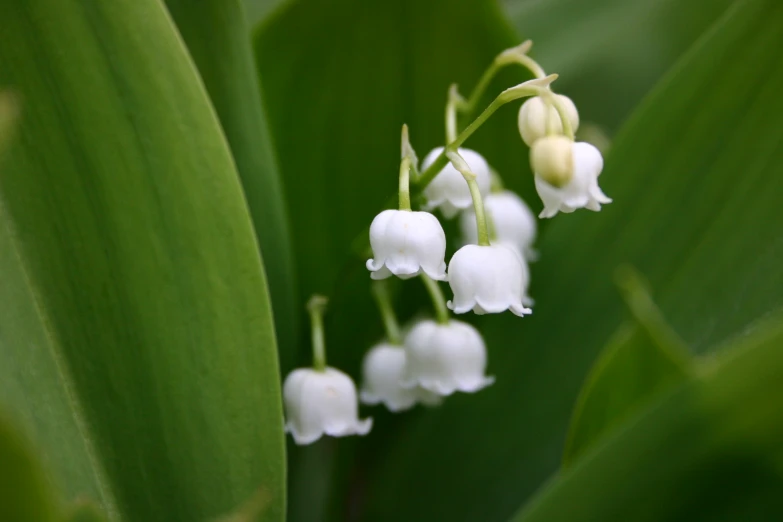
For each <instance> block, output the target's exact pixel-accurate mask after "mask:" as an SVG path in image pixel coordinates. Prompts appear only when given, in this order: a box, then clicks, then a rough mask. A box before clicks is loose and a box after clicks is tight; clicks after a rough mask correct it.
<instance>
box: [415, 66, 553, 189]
mask: <svg viewBox="0 0 783 522" xmlns="http://www.w3.org/2000/svg"><path fill="white" fill-rule="evenodd" d="M556 79H557V75H556V74H550V75H549V76H547V77H545V78H537V79H535V80H529V81H526V82H525V83H520V84H519V85H516V86H514V87H510V88H508V89H506V90H505V91H503V92H501V93H500V94H498V95H497V97H496V98H495V99H494V100H492V103H490V104H489V105H488V106H487V108H486V109H484V112H482V113H481V114H479V116H478V117H477V118H476V119H475V120H473V122H471V124H470V125H468V126H467V127H466V128H465V130H463V131H462V132H460V133H459V135H458V136H457V138H456V139H455V140H453V141H452V142H450V143H449V144H448V145H446V148H445V149H444V150H443V152H442V153H441V154H440V155H439V156H438V157H437V158H436V159H435V161H434V162H433V163H432V165H430V166H429V167H427V168H426V169H425V170H424V172H422V173H421V175H420V176H419V179H418V183H417V187H418V188H419V190H422V189H424V188H425V187H426V186H427V185H429V184H430V182H432V180H433V179H435V176H437V175H438V173H439V172H440V171H441V170H443V167H445V166H446V164H447V163H448V162H449V160H448V158H447V157H446V154H448V153H449V152H456V151H457V149H458V148H459V147H460V146H461V145H462V144H463V143H465V141H466V140H467V139H468V138H470V137H471V136H472V135H473V133H474V132H476V131H477V130H478V129H479V127H481V126H482V125H484V123H486V121H487V120H488V119H489V117H490V116H492V115H493V114H495V112H496V111H497V110H498V109H499V108H501V107H502V106H503V105H505V104H507V103H509V102H512V101H514V100H518V99H520V98H525V97H527V96H538V95H540V94H541V92H542V91H543V90H544V89H546V88H547V87H548V86H549V84H550V83H552V82H553V81H554V80H556Z"/></svg>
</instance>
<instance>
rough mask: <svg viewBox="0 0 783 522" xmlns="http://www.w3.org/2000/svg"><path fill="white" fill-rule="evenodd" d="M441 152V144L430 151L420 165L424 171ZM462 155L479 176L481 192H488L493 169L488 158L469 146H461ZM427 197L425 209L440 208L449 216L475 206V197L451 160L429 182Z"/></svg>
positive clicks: (425, 193) (482, 193)
mask: <svg viewBox="0 0 783 522" xmlns="http://www.w3.org/2000/svg"><path fill="white" fill-rule="evenodd" d="M442 152H443V147H438V148H436V149H433V150H432V151H431V152H430V153H429V154H427V156H426V157H425V158H424V161H423V162H422V164H421V171H424V170H425V169H426V168H427V167H429V166H430V165H432V164H433V163H434V162H435V159H436V158H437V157H438V156H440V154H441V153H442ZM459 154H460V156H462V158H463V159H464V160H465V162H467V164H468V166H469V167H470V169H471V171H472V172H473V173H474V174H475V175H476V182H477V183H478V186H479V191H480V192H481V195H482V196H486V195H487V194H489V185H490V171H489V164H488V163H487V161H486V160H485V159H484V158H483V157H482V156H481V154H479V153H478V152H475V151H473V150H470V149H459ZM424 196H425V197H426V198H427V205H426V207H425V208H427V209H428V210H432V209H435V208H439V209H440V210H441V212H442V213H443V216H444V217H446V218H447V219H450V218H452V217H454V216H456V215H457V213H458V212H459V211H460V210H464V209H466V208H469V207H472V206H473V199H472V198H471V196H470V189H469V188H468V184H467V182H466V181H465V178H464V177H462V174H461V173H460V172H459V171H458V170H457V169H455V168H454V166H453V165H452V164H451V163H448V164H447V165H446V166H445V167H444V168H443V170H441V171H440V172H439V173H438V175H437V176H435V178H434V179H433V180H432V182H430V184H429V185H427V187H426V188H425V189H424Z"/></svg>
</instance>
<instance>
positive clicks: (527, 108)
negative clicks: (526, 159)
mask: <svg viewBox="0 0 783 522" xmlns="http://www.w3.org/2000/svg"><path fill="white" fill-rule="evenodd" d="M555 96H556V97H557V98H558V99H559V100H560V102H561V103H562V104H563V107H564V108H565V110H566V113H567V115H568V120H569V121H570V122H571V128H572V129H573V131H574V132H576V129H577V128H579V111H577V110H576V105H574V102H573V101H571V98H569V97H568V96H563V95H562V94H555ZM547 117H548V118H549V124H550V126H551V128H552V130H553V132H554V133H555V134H562V133H563V123H562V122H561V121H560V114H559V113H558V112H557V109H555V108H554V106H551V105H550V106H548V107H547V104H546V102H544V100H543V99H542V98H541V97H540V96H534V97H532V98H528V99H527V100H526V101H525V103H523V104H522V106H521V107H520V108H519V117H518V119H517V123H518V125H519V134H521V135H522V140H523V141H524V142H525V143H526V144H527V146H528V147H532V146H533V143H535V142H536V141H537V140H539V139H540V138H543V137H544V136H546V134H547V132H546V130H547V121H546V118H547Z"/></svg>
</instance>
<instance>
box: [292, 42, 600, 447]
mask: <svg viewBox="0 0 783 522" xmlns="http://www.w3.org/2000/svg"><path fill="white" fill-rule="evenodd" d="M530 46H531V44H530V42H525V43H523V44H522V45H520V46H518V47H515V48H513V49H508V50H506V51H504V52H502V53H500V55H498V57H497V58H496V59H495V62H494V63H493V64H492V66H491V67H490V68H489V69H488V71H487V73H486V74H485V76H484V77H483V78H482V81H480V82H479V85H478V86H477V88H476V89H475V90H474V92H473V93H472V94H471V96H470V97H469V98H467V99H465V98H462V97H461V96H460V95H459V92H458V91H457V88H456V85H452V86H451V88H450V89H449V94H448V103H447V105H446V138H447V140H446V143H447V144H446V145H445V146H444V147H437V148H435V149H433V150H432V151H431V152H430V153H429V154H427V155H426V156H425V158H424V160H423V161H422V162H421V164H419V162H418V159H417V156H416V153H415V152H414V150H413V147H412V146H411V144H410V141H409V137H408V129H407V126H403V132H402V154H401V156H402V160H401V162H400V170H399V189H398V195H399V205H398V208H397V209H389V210H384V211H382V212H381V213H379V214H378V215H377V216H376V217H375V219H373V221H372V223H371V225H370V231H369V243H370V247H371V249H372V257H371V258H370V259H368V260H367V262H366V266H367V269H368V270H369V272H370V277H371V279H372V280H373V294H374V296H375V299H376V302H377V304H378V308H379V311H380V315H381V318H382V319H383V323H384V326H385V330H386V338H385V339H384V340H382V341H380V342H379V343H378V344H376V345H375V346H373V347H372V348H371V349H370V350H369V351H368V352H367V354H366V355H365V357H364V362H363V365H362V377H363V383H362V389H361V393H360V394H358V397H357V391H356V387H355V385H354V383H353V381H352V380H351V378H350V377H348V376H347V375H346V374H345V373H343V372H341V371H339V370H337V369H334V368H331V367H327V366H326V359H325V353H324V341H323V323H322V313H323V305H324V303H325V300H324V298H320V297H315V298H314V299H313V300H312V301H311V303H310V305H309V308H310V313H311V317H312V323H313V354H314V368H312V369H309V368H300V369H297V370H295V371H294V372H292V373H291V374H290V375H289V376H288V377H287V378H286V381H285V384H284V389H283V395H284V401H285V406H286V415H287V423H286V429H287V430H288V431H289V432H291V434H292V435H293V437H294V440H295V442H297V443H298V444H309V443H312V442H314V441H315V440H317V439H318V438H320V437H321V436H322V435H323V434H326V435H331V436H343V435H352V434H359V435H364V434H366V433H367V432H368V431H369V430H370V427H371V424H372V420H371V419H366V420H360V419H359V416H358V400H359V399H361V402H363V403H365V404H369V405H374V404H383V405H385V406H386V407H387V408H388V409H389V410H391V411H394V412H398V411H403V410H406V409H409V408H412V407H413V406H414V405H416V404H417V403H420V404H424V405H428V406H435V405H438V404H440V403H441V402H442V401H443V398H444V397H447V396H449V395H451V394H453V393H455V392H457V391H460V392H467V393H472V392H476V391H478V390H480V389H482V388H485V387H486V386H489V385H490V384H492V382H493V381H494V378H492V377H488V376H486V375H485V371H486V367H487V348H486V346H485V343H484V339H483V338H482V336H481V334H480V333H479V331H478V330H477V329H476V328H475V327H474V326H472V325H470V324H468V323H466V322H463V321H457V320H455V319H452V318H451V317H450V312H449V311H451V312H453V313H454V314H465V313H469V312H471V311H472V312H474V313H475V314H480V315H483V314H496V313H502V312H505V311H507V310H508V311H510V312H512V313H513V314H515V315H517V316H520V317H523V316H525V315H528V314H531V313H532V309H531V308H530V306H532V304H533V301H532V299H531V298H530V296H529V295H528V285H529V283H530V272H529V269H528V262H531V261H534V260H536V258H537V252H536V251H535V249H534V247H533V243H534V242H535V239H536V235H537V223H536V218H535V215H534V214H533V212H532V211H531V210H530V208H529V207H528V206H527V204H526V203H525V202H524V201H523V200H522V198H520V197H519V196H518V195H517V194H515V193H514V192H511V191H510V190H507V189H505V188H503V183H502V180H501V178H500V176H499V175H498V173H497V172H495V171H494V170H493V169H492V168H491V166H490V165H489V163H488V162H487V161H486V159H485V158H484V157H483V156H482V155H481V154H480V153H478V152H476V151H474V150H471V149H468V148H465V147H463V146H462V144H463V143H464V142H465V140H467V139H468V138H469V137H470V136H471V134H472V133H473V132H475V130H476V129H477V128H478V127H479V126H480V125H482V124H483V123H484V122H485V121H486V120H487V119H488V118H489V117H490V116H491V115H492V113H494V111H496V110H497V109H498V108H499V107H500V106H501V105H503V104H505V103H508V102H510V101H513V100H517V99H519V98H522V97H528V98H529V99H528V100H527V101H525V102H524V103H523V104H522V106H521V107H520V110H519V117H518V126H519V132H520V135H521V137H522V140H523V141H524V142H525V143H526V144H527V145H528V146H529V147H530V164H531V166H532V170H533V173H534V184H535V188H536V191H537V192H538V195H539V196H540V198H541V201H542V202H543V205H544V208H543V210H542V211H541V213H540V214H539V217H541V218H550V217H553V216H554V215H556V214H557V213H558V212H573V211H574V210H576V209H578V208H587V209H590V210H593V211H598V210H600V209H601V205H602V204H606V203H610V202H611V199H609V198H608V197H607V196H606V195H605V194H604V193H603V192H602V191H601V189H600V188H599V186H598V176H599V175H600V174H601V171H602V170H603V158H602V156H601V153H600V152H599V151H598V149H597V148H596V147H594V146H593V145H591V144H589V143H585V142H576V141H575V139H574V132H575V131H576V129H577V128H578V126H579V113H578V111H577V109H576V106H575V105H574V103H573V102H572V101H571V100H570V99H569V98H567V97H566V96H563V95H560V94H555V93H554V92H553V91H552V89H551V85H550V84H551V83H552V81H554V80H555V79H556V78H557V75H549V76H547V75H546V74H545V73H544V71H543V70H542V69H541V67H540V66H539V65H538V64H537V63H536V62H535V61H533V60H532V59H531V58H530V57H529V56H528V55H527V52H528V50H529V49H530ZM513 63H517V64H520V65H522V66H524V67H527V68H528V69H529V70H530V71H531V72H532V73H533V74H534V76H535V77H536V78H535V79H533V80H530V81H527V82H524V83H522V84H520V85H517V86H515V87H511V88H509V89H506V90H505V91H503V92H502V93H501V94H500V95H499V96H498V97H497V98H496V99H495V101H493V102H492V104H490V106H489V107H488V108H487V109H485V110H484V111H483V112H482V113H481V114H480V115H479V116H478V117H477V118H476V119H475V120H473V122H472V123H470V124H469V125H468V126H467V127H465V128H464V129H463V130H462V131H461V132H459V133H458V116H459V113H462V114H463V115H464V116H468V115H471V114H472V113H473V111H474V110H475V106H476V104H477V102H478V100H479V99H480V98H481V95H482V93H483V90H484V89H485V88H486V86H487V85H488V83H489V80H490V79H491V77H492V75H494V73H495V72H496V71H497V70H498V69H499V68H500V67H502V66H505V65H508V64H513ZM411 184H414V185H415V188H416V189H417V192H416V194H415V195H419V196H420V198H421V201H419V199H416V200H415V202H416V203H421V204H420V205H419V210H414V209H413V201H412V197H411ZM436 210H437V211H439V212H440V214H441V215H442V216H443V218H445V219H452V218H455V217H458V218H459V225H460V227H459V228H460V230H461V233H462V240H461V243H462V246H461V247H460V248H459V249H458V250H457V251H456V252H455V253H454V254H453V255H452V256H451V259H450V261H449V263H448V264H447V263H446V250H447V241H446V234H445V232H444V229H443V227H442V226H441V223H440V221H439V220H438V218H437V217H435V215H434V214H432V213H431V212H433V211H436ZM417 276H418V277H420V278H421V280H422V281H423V282H424V284H425V286H426V288H427V290H428V292H429V294H430V297H431V299H432V303H433V307H434V310H435V319H424V320H418V321H415V322H414V323H413V324H411V325H409V327H408V328H407V333H406V334H404V335H403V334H402V333H401V329H400V328H399V326H398V323H397V318H396V315H395V313H394V311H393V306H392V300H391V297H390V296H389V294H388V291H387V287H386V281H384V280H386V279H389V278H392V277H397V278H399V279H402V280H407V279H410V278H413V277H417ZM439 281H446V282H448V284H449V286H450V287H451V291H452V293H453V298H452V299H451V300H448V301H446V299H445V298H444V296H443V294H442V291H441V288H440V286H439V284H438V282H439Z"/></svg>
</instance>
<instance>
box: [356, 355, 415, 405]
mask: <svg viewBox="0 0 783 522" xmlns="http://www.w3.org/2000/svg"><path fill="white" fill-rule="evenodd" d="M404 371H405V348H403V347H402V346H395V345H393V344H389V343H381V344H378V345H376V346H374V347H372V348H371V349H370V350H369V351H368V352H367V355H365V356H364V362H363V364H362V375H363V383H362V392H361V399H362V402H363V403H365V404H378V403H383V404H384V405H386V407H387V408H388V409H389V410H391V411H394V412H397V411H403V410H407V409H409V408H412V407H413V406H414V405H415V404H416V402H417V401H418V399H419V393H418V391H417V390H416V389H415V388H412V389H409V388H404V387H403V386H401V385H400V381H401V380H402V378H403V372H404Z"/></svg>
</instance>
